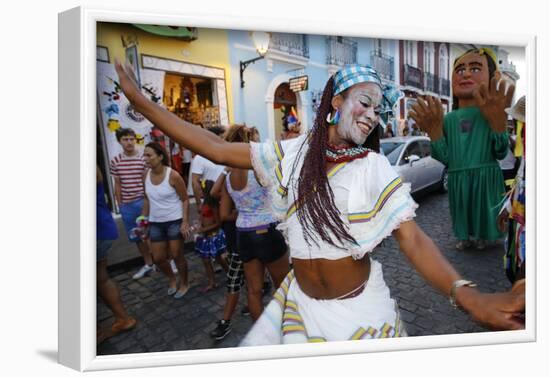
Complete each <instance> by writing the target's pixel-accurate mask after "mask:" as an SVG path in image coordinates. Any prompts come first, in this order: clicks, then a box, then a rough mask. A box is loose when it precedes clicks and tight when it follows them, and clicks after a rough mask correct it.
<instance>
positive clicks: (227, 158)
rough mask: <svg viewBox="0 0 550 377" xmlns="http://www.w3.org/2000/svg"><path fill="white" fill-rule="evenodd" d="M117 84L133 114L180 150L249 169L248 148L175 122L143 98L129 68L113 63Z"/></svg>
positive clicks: (167, 112) (171, 115) (164, 111)
mask: <svg viewBox="0 0 550 377" xmlns="http://www.w3.org/2000/svg"><path fill="white" fill-rule="evenodd" d="M115 69H116V71H117V74H118V78H119V84H120V87H121V89H122V91H123V92H124V95H125V96H126V98H128V101H130V103H131V104H132V105H133V106H134V108H135V109H136V111H138V112H140V113H141V114H143V116H145V117H146V118H147V119H149V121H150V122H151V123H153V124H154V125H156V126H157V127H158V128H160V129H161V130H162V131H163V132H164V133H165V134H166V135H168V136H169V137H170V138H172V139H173V140H174V141H176V142H177V143H179V144H181V145H182V146H183V147H184V148H188V149H190V150H191V151H193V152H195V153H197V154H200V155H202V156H204V157H206V158H208V159H209V160H210V161H213V162H215V163H217V164H221V165H228V166H234V167H240V168H245V169H250V168H252V163H251V161H250V146H249V145H248V144H247V143H228V142H226V141H224V140H222V139H220V138H219V137H217V136H216V135H214V134H213V133H211V132H209V131H207V130H203V129H202V128H200V127H196V126H194V125H193V124H191V123H189V122H186V121H184V120H183V119H180V118H178V117H177V116H176V115H174V114H172V113H171V112H169V111H168V110H166V109H164V108H162V107H161V106H159V105H157V104H156V103H154V102H152V101H150V100H149V99H148V98H147V97H145V96H144V95H143V94H142V93H141V90H140V89H139V88H138V86H137V85H136V81H135V80H134V78H133V77H134V75H133V72H132V68H130V67H129V66H128V65H127V64H126V65H124V66H123V65H122V64H120V62H119V61H118V60H116V61H115Z"/></svg>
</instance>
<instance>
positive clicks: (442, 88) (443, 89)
mask: <svg viewBox="0 0 550 377" xmlns="http://www.w3.org/2000/svg"><path fill="white" fill-rule="evenodd" d="M438 81H439V94H441V95H444V96H447V97H448V96H449V95H451V90H450V89H451V82H450V81H449V80H447V79H442V78H441V77H440V78H439V80H438Z"/></svg>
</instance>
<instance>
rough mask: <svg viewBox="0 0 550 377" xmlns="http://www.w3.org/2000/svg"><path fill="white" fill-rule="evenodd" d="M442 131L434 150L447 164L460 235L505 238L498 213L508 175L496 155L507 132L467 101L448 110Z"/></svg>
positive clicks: (502, 151)
mask: <svg viewBox="0 0 550 377" xmlns="http://www.w3.org/2000/svg"><path fill="white" fill-rule="evenodd" d="M443 135H444V136H443V137H442V138H440V139H438V140H436V141H434V142H432V154H433V157H434V158H436V159H437V160H439V161H441V162H442V163H443V164H445V165H446V166H447V167H448V172H449V181H448V187H449V207H450V211H451V217H452V220H453V230H454V233H455V236H456V238H458V239H459V240H467V239H468V238H469V237H470V238H474V239H479V240H487V241H494V240H496V239H499V238H501V237H502V236H503V235H502V233H500V232H499V231H498V229H497V222H496V218H497V216H498V212H499V210H500V206H499V204H500V203H501V202H502V200H503V195H504V179H503V176H502V172H501V170H500V167H499V164H498V162H497V160H498V159H502V158H504V157H505V156H506V152H507V148H508V134H507V132H503V133H496V132H494V131H493V130H492V129H491V128H490V127H489V124H488V122H487V120H486V119H485V118H484V117H483V115H482V114H481V111H480V110H479V108H477V107H465V108H461V109H458V110H454V111H452V112H450V113H448V114H447V115H446V116H445V118H444V126H443Z"/></svg>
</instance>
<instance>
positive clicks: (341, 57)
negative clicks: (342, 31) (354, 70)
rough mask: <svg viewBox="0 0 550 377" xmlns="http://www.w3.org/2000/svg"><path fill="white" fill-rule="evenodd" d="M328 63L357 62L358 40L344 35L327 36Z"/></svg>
mask: <svg viewBox="0 0 550 377" xmlns="http://www.w3.org/2000/svg"><path fill="white" fill-rule="evenodd" d="M326 41H327V64H331V65H346V64H355V63H357V42H355V41H353V40H351V39H348V38H342V37H332V36H331V37H327V39H326Z"/></svg>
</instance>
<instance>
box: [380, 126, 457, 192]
mask: <svg viewBox="0 0 550 377" xmlns="http://www.w3.org/2000/svg"><path fill="white" fill-rule="evenodd" d="M380 149H381V152H382V153H384V155H385V156H386V157H387V158H388V160H389V162H390V164H392V165H393V167H394V168H395V170H396V171H397V172H398V173H399V175H400V176H401V179H402V180H403V182H408V183H410V184H411V192H413V193H414V192H418V191H421V190H425V189H437V190H440V191H441V192H447V168H446V167H445V165H443V164H442V163H441V162H439V161H437V160H436V159H434V158H433V157H432V148H431V145H430V139H429V138H428V137H426V136H398V137H390V138H387V139H381V140H380Z"/></svg>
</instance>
